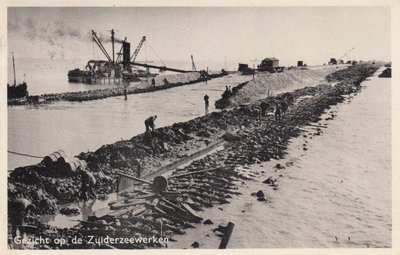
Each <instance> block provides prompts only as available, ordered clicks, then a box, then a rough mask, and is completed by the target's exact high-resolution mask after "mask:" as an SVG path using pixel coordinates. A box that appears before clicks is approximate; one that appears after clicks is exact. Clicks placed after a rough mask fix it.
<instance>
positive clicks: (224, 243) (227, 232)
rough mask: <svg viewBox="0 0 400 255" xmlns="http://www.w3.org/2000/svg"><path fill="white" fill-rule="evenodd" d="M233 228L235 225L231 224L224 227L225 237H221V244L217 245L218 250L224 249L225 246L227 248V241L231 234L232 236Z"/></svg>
mask: <svg viewBox="0 0 400 255" xmlns="http://www.w3.org/2000/svg"><path fill="white" fill-rule="evenodd" d="M234 226H235V224H233V223H232V222H229V223H228V226H226V230H225V231H224V232H225V233H224V234H225V235H224V237H222V240H221V243H220V244H219V247H218V249H225V248H226V246H228V243H229V239H230V238H231V234H232V231H233V227H234Z"/></svg>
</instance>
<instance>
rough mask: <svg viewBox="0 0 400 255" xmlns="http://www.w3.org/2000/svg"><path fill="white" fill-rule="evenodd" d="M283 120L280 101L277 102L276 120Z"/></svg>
mask: <svg viewBox="0 0 400 255" xmlns="http://www.w3.org/2000/svg"><path fill="white" fill-rule="evenodd" d="M279 120H281V106H280V104H279V102H275V121H279Z"/></svg>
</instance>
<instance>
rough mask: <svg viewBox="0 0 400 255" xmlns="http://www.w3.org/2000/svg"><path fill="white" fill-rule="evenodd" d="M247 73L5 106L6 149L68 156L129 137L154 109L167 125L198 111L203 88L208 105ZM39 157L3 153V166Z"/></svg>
mask: <svg viewBox="0 0 400 255" xmlns="http://www.w3.org/2000/svg"><path fill="white" fill-rule="evenodd" d="M251 78H252V77H251V76H241V75H236V74H235V75H229V76H225V77H221V78H217V79H213V80H211V81H208V83H207V84H206V83H204V82H203V83H198V84H193V85H189V86H182V87H176V88H172V89H168V90H163V91H156V92H152V93H143V94H133V95H129V96H128V100H127V101H125V100H124V99H123V96H120V97H110V98H106V99H102V100H94V101H87V102H82V103H78V102H76V103H71V102H57V103H54V104H49V105H45V106H40V107H33V106H32V107H26V106H17V107H9V108H8V150H10V151H15V152H20V153H25V154H30V155H35V156H45V155H48V154H49V153H51V152H53V151H56V150H60V149H63V150H64V151H66V152H67V153H68V154H70V155H71V156H73V155H77V154H79V153H80V152H82V151H86V150H96V149H98V148H100V147H101V146H102V145H104V144H109V143H114V142H116V141H117V140H120V139H129V138H131V137H133V136H134V135H137V134H139V133H142V132H144V131H145V126H144V120H145V119H146V118H147V117H149V116H150V115H157V116H158V118H157V120H156V126H157V127H161V126H166V125H172V124H173V123H175V122H180V121H187V120H189V119H193V118H195V117H198V116H201V115H203V114H204V100H203V97H204V95H205V94H208V96H209V97H210V99H209V100H210V107H209V110H210V111H214V110H215V108H214V102H215V101H216V100H217V99H219V98H220V96H221V94H222V93H223V91H224V90H225V86H236V85H237V84H239V83H240V82H244V81H247V80H249V79H251ZM39 161H40V159H35V158H30V157H23V156H18V155H14V154H8V169H14V168H15V167H18V166H25V165H29V164H35V163H38V162H39Z"/></svg>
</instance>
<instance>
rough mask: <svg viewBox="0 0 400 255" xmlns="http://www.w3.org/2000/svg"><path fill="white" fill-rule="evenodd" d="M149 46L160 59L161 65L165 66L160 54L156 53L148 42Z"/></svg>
mask: <svg viewBox="0 0 400 255" xmlns="http://www.w3.org/2000/svg"><path fill="white" fill-rule="evenodd" d="M149 47H150V49H151V50H152V51H153V52H154V54H156V56H157V57H158V58H159V60H160V61H161V63H162V64H163V66H165V64H164V62H163V61H162V59H161V58H160V56H159V55H158V54H157V52H156V51H155V50H154V49H153V47H151V45H150V43H149Z"/></svg>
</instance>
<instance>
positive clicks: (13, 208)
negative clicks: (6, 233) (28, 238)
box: [8, 198, 36, 238]
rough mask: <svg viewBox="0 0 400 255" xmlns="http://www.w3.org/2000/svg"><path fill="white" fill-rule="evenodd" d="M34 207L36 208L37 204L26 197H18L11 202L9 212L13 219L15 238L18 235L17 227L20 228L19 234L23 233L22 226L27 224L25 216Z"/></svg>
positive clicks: (12, 225) (12, 229)
mask: <svg viewBox="0 0 400 255" xmlns="http://www.w3.org/2000/svg"><path fill="white" fill-rule="evenodd" d="M34 209H36V207H35V205H33V204H32V203H31V202H30V201H29V200H27V199H25V198H18V199H16V200H14V201H12V202H11V203H10V204H9V207H8V213H9V217H10V220H11V234H12V237H13V238H14V237H16V236H17V229H19V235H20V236H22V235H23V233H24V231H23V228H22V226H24V225H25V217H26V216H27V215H28V213H29V211H30V210H34Z"/></svg>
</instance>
